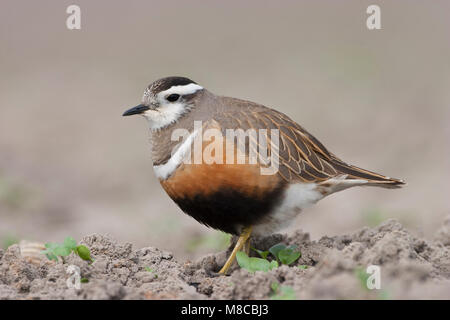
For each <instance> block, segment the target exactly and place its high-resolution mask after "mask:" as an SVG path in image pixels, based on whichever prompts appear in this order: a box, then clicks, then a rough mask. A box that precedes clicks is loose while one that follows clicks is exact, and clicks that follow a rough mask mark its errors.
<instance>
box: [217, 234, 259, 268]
mask: <svg viewBox="0 0 450 320" xmlns="http://www.w3.org/2000/svg"><path fill="white" fill-rule="evenodd" d="M251 233H252V227H248V228H244V229H243V230H242V233H241V235H240V237H239V239H238V241H237V243H236V245H235V246H234V249H233V251H232V252H231V255H230V256H229V257H228V260H227V262H225V264H224V266H223V267H222V269H220V271H219V273H220V274H226V273H227V271H228V269H230V267H231V265H232V264H233V262H234V260H235V259H236V253H237V252H238V251H240V250H241V249H242V247H243V246H244V245H245V244H246V243H247V240H249V238H250V235H251ZM248 243H249V249H250V241H248Z"/></svg>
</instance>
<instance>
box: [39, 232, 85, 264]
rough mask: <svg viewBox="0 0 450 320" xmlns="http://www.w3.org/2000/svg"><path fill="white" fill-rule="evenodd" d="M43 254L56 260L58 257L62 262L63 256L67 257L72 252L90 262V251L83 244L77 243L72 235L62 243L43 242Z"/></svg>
mask: <svg viewBox="0 0 450 320" xmlns="http://www.w3.org/2000/svg"><path fill="white" fill-rule="evenodd" d="M45 248H46V249H45V250H44V251H42V253H43V254H45V255H46V257H47V258H48V259H49V260H54V261H58V257H60V258H61V260H63V262H64V257H67V256H68V255H69V254H71V253H72V252H73V253H75V254H76V255H77V256H79V257H80V258H81V259H83V260H85V261H90V262H92V261H93V260H92V258H91V252H90V250H89V249H88V247H86V246H85V245H82V244H80V245H77V242H76V241H75V239H74V238H72V237H67V238H66V239H65V240H64V242H63V243H62V244H59V243H54V242H49V243H46V244H45Z"/></svg>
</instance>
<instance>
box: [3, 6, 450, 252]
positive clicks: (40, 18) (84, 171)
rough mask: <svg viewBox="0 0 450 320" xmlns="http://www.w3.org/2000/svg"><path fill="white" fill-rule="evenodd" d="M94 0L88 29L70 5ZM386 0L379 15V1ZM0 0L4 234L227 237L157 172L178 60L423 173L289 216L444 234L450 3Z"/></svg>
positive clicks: (389, 164)
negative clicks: (393, 186) (390, 223)
mask: <svg viewBox="0 0 450 320" xmlns="http://www.w3.org/2000/svg"><path fill="white" fill-rule="evenodd" d="M71 4H77V5H79V6H80V7H81V30H68V29H67V28H66V19H67V17H68V14H66V8H67V7H68V6H69V5H71ZM370 4H378V5H379V6H380V7H381V25H382V29H381V30H373V31H370V30H368V29H367V27H366V19H367V17H368V15H367V14H366V8H367V7H368V6H369V5H370ZM0 6H1V10H0V26H1V28H0V40H1V47H0V245H1V246H7V245H8V244H10V243H13V242H15V241H17V240H19V239H29V240H36V241H42V242H48V241H58V242H62V241H63V239H64V238H65V237H67V236H72V237H75V238H76V239H80V238H81V237H82V236H85V235H88V234H90V233H94V232H97V233H107V234H110V235H111V236H113V237H114V238H116V239H118V240H119V241H127V242H132V243H133V244H134V245H135V247H141V246H156V247H159V248H162V249H165V250H170V251H173V252H174V253H175V254H176V256H177V257H178V258H179V259H185V258H188V257H189V258H195V257H196V256H198V255H202V254H204V253H206V252H214V251H216V250H219V249H221V248H223V247H224V246H226V242H227V239H228V237H227V235H225V234H222V233H220V232H217V231H214V230H211V229H208V228H206V227H204V226H202V225H200V224H198V223H197V222H196V221H194V220H193V219H192V218H190V217H188V216H186V215H184V214H183V213H182V212H181V210H179V209H178V208H177V206H176V205H175V204H174V203H173V202H172V201H171V200H170V199H169V197H168V196H167V195H166V194H165V192H164V191H163V190H162V188H161V187H160V186H159V183H158V181H157V179H156V178H155V176H154V173H153V170H152V163H151V158H150V145H149V142H148V127H147V123H146V121H145V120H144V119H142V118H139V117H135V118H122V116H121V114H122V113H123V111H125V110H126V109H127V108H129V107H131V106H135V105H136V104H138V103H139V102H140V98H141V96H142V93H143V90H144V88H145V87H146V86H147V85H148V84H149V83H150V82H152V81H154V80H156V79H158V78H161V77H164V76H169V75H181V76H187V77H189V78H191V79H193V80H194V81H196V82H198V83H200V84H201V85H203V86H205V87H206V88H208V89H209V90H210V91H212V92H214V93H217V94H221V95H228V96H234V97H239V98H243V99H248V100H252V101H255V102H259V103H262V104H264V105H266V106H269V107H274V108H276V109H278V110H280V111H282V112H284V113H286V114H288V115H289V116H290V117H291V118H293V119H294V120H296V121H297V122H299V123H300V124H301V125H302V126H304V127H305V128H307V129H308V130H309V131H310V132H311V133H312V134H314V135H315V136H316V137H317V138H318V139H320V140H321V141H322V142H323V143H324V144H325V145H326V146H327V147H328V148H329V149H330V150H331V151H332V152H334V153H335V154H337V155H338V156H339V157H341V158H342V159H344V160H345V161H347V162H349V163H352V164H354V165H357V166H361V167H364V168H366V169H370V170H374V171H377V172H380V173H383V174H385V175H388V176H392V177H397V178H403V179H405V180H406V181H407V182H408V185H407V187H405V188H403V189H401V190H385V189H377V188H354V189H351V190H348V191H345V192H342V193H337V194H334V195H332V196H330V197H328V198H326V199H324V200H322V201H321V202H319V203H318V204H317V205H316V206H315V207H313V208H311V209H309V210H307V211H305V212H303V213H302V215H301V216H300V217H299V218H298V219H297V220H296V224H295V225H294V226H292V227H291V228H290V229H288V230H287V231H289V232H292V230H294V229H296V228H301V229H303V230H305V231H308V232H310V233H311V236H312V238H314V239H317V238H319V237H321V236H323V235H329V236H332V235H337V234H343V233H347V232H351V231H354V230H356V229H358V228H361V227H363V226H374V225H377V224H378V223H379V222H381V221H383V220H385V219H388V218H396V219H399V220H400V221H401V222H402V223H403V224H405V225H406V226H407V227H408V228H409V229H411V230H413V232H415V233H417V234H420V235H425V236H427V237H431V236H432V235H433V232H434V230H435V229H436V228H437V227H438V226H439V224H440V223H441V221H442V219H443V217H444V216H445V215H446V214H448V213H450V201H449V199H448V197H449V187H448V181H449V178H450V166H449V153H450V150H449V137H450V129H449V116H450V112H449V110H450V90H449V88H450V18H449V14H450V3H449V2H448V1H433V2H432V3H429V2H425V1H411V0H408V1H406V0H404V1H389V2H388V1H364V0H355V1H331V0H330V1H312V0H311V1H261V0H253V1H230V0H227V1H211V0H209V1H137V0H135V1H106V0H104V1H87V0H77V1H73V0H72V1H48V0H45V1H44V0H41V1H23V0H14V1H12V0H4V1H2V2H1V5H0Z"/></svg>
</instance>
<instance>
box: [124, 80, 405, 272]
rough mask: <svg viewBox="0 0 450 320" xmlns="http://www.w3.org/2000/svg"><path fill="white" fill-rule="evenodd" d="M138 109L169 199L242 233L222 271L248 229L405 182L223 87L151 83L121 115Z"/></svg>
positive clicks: (267, 227) (262, 231)
mask: <svg viewBox="0 0 450 320" xmlns="http://www.w3.org/2000/svg"><path fill="white" fill-rule="evenodd" d="M135 114H139V115H142V116H144V117H145V118H146V119H147V120H148V123H149V125H150V129H151V142H152V160H153V168H154V171H155V174H156V176H157V178H158V179H159V181H160V183H161V185H162V187H163V188H164V190H165V191H166V192H167V194H168V195H169V196H170V198H172V200H173V201H175V203H176V204H177V205H178V206H179V207H180V208H181V210H183V211H184V212H185V213H186V214H188V215H190V216H191V217H193V218H194V219H196V220H197V221H199V222H201V223H202V224H205V225H207V226H209V227H211V228H214V229H218V230H222V231H224V232H227V233H231V234H235V235H239V239H238V241H237V243H236V246H235V247H234V250H233V251H232V253H231V255H230V257H229V258H228V260H227V262H226V263H225V265H224V266H223V268H222V269H221V270H220V271H219V273H222V274H226V272H227V271H228V269H229V268H230V266H231V264H232V263H233V261H234V259H235V256H236V253H237V252H238V251H239V250H242V249H244V250H246V251H248V250H249V242H250V241H249V238H250V235H251V234H253V235H268V234H271V233H274V232H276V231H278V230H279V229H280V228H282V227H285V226H287V225H289V223H290V222H292V220H293V219H294V218H295V217H296V216H297V215H298V214H299V213H300V211H301V210H302V209H305V208H307V207H309V206H311V205H313V204H314V203H316V202H317V201H319V200H320V199H322V198H324V197H325V196H327V195H329V194H332V193H334V192H336V191H341V190H344V189H347V188H350V187H354V186H376V187H383V188H398V187H400V186H402V185H403V184H404V182H403V181H402V180H399V179H394V178H390V177H386V176H384V175H381V174H378V173H375V172H372V171H369V170H365V169H361V168H358V167H356V166H353V165H350V164H347V163H346V162H344V161H342V160H341V159H339V158H338V157H337V156H335V155H334V154H333V153H331V152H330V151H328V149H327V148H325V146H324V145H323V144H322V143H320V142H319V140H317V139H316V138H315V137H314V136H313V135H311V134H310V133H309V132H308V131H306V130H305V129H304V128H303V127H301V126H300V125H299V124H297V123H296V122H295V121H293V120H292V119H290V118H289V117H288V116H286V115H285V114H283V113H281V112H279V111H276V110H274V109H271V108H268V107H265V106H263V105H260V104H258V103H255V102H250V101H245V100H241V99H236V98H230V97H223V96H217V95H215V94H213V93H211V92H209V91H208V90H207V89H205V88H203V87H202V86H200V85H199V84H197V83H195V82H194V81H192V80H190V79H188V78H184V77H167V78H163V79H159V80H157V81H155V82H153V83H152V84H150V85H149V86H148V87H147V88H146V89H145V92H144V96H143V98H142V102H141V104H140V105H138V106H136V107H134V108H131V109H129V110H128V111H126V112H125V113H124V114H123V115H124V116H130V115H135ZM236 132H237V133H236ZM240 137H243V138H242V140H241V141H240V142H241V143H239V141H238V140H239V139H240ZM212 145H213V146H212ZM221 147H223V148H221ZM262 151H265V152H262ZM263 153H264V155H263ZM239 156H240V157H241V158H240V159H241V160H243V161H240V162H239V161H237V158H239Z"/></svg>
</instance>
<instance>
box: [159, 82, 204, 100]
mask: <svg viewBox="0 0 450 320" xmlns="http://www.w3.org/2000/svg"><path fill="white" fill-rule="evenodd" d="M202 89H203V87H202V86H199V85H198V84H195V83H189V84H186V85H182V86H172V87H170V88H169V89H167V90H165V91H161V92H160V93H159V94H158V96H161V97H165V96H168V95H171V94H173V93H176V94H179V95H187V94H193V93H194V92H197V91H199V90H202Z"/></svg>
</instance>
